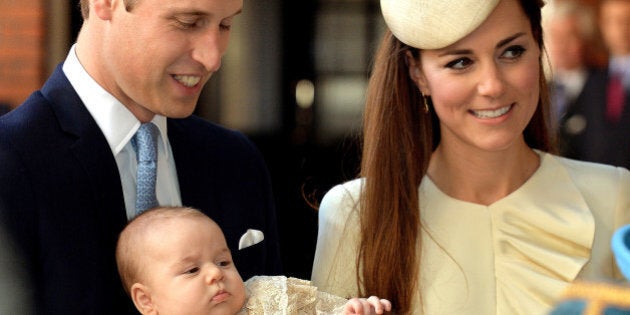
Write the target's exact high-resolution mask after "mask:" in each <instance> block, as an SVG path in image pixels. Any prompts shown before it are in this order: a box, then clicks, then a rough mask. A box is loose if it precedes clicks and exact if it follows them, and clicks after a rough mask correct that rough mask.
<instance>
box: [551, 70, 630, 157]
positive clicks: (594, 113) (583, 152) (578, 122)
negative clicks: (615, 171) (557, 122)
mask: <svg viewBox="0 0 630 315" xmlns="http://www.w3.org/2000/svg"><path fill="white" fill-rule="evenodd" d="M607 84H608V70H607V69H594V70H591V71H590V72H589V76H588V79H587V80H586V82H585V84H584V87H583V88H582V92H581V93H580V95H579V97H578V98H577V100H576V101H575V102H574V103H573V104H571V105H570V106H569V108H568V109H567V112H566V114H565V116H564V117H563V120H562V122H561V129H560V140H561V147H562V148H563V150H562V153H563V155H565V156H567V157H570V158H574V159H579V160H584V161H591V162H599V163H605V164H611V165H615V166H622V167H625V168H628V169H630V91H626V103H625V105H624V109H623V113H622V114H621V118H620V120H619V121H618V122H617V123H611V122H610V121H608V120H607V119H606V89H607Z"/></svg>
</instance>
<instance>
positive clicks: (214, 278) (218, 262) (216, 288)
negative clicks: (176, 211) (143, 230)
mask: <svg viewBox="0 0 630 315" xmlns="http://www.w3.org/2000/svg"><path fill="white" fill-rule="evenodd" d="M154 232H155V233H151V237H150V240H149V242H147V243H148V246H147V252H148V253H149V255H148V257H146V259H144V262H146V266H147V268H146V269H145V270H144V272H143V275H142V278H144V279H148V281H146V285H147V286H148V287H149V290H150V295H151V299H152V302H153V305H154V308H155V310H156V311H157V312H156V314H161V315H172V314H189V315H194V314H213V315H214V314H230V315H233V314H236V313H237V312H238V311H239V310H240V309H241V307H242V306H243V303H244V302H245V287H244V285H243V280H242V279H241V276H240V275H239V273H238V271H237V270H236V267H235V266H234V263H233V261H232V255H231V253H230V250H229V249H228V247H227V245H226V242H225V237H224V236H223V233H222V232H221V230H220V229H219V227H218V226H217V225H216V224H215V223H214V222H212V221H211V220H209V219H206V218H175V219H172V220H170V221H168V222H165V223H164V224H160V226H156V229H155V231H154Z"/></svg>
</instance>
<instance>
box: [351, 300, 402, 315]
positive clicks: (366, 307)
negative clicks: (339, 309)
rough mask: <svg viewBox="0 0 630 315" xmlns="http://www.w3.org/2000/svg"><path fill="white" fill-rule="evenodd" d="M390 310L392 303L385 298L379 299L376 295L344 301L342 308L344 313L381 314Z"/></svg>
mask: <svg viewBox="0 0 630 315" xmlns="http://www.w3.org/2000/svg"><path fill="white" fill-rule="evenodd" d="M391 310H392V303H391V302H389V301H388V300H386V299H379V298H378V297H376V296H370V297H369V298H367V299H364V298H352V299H350V300H348V303H346V307H344V309H343V314H344V315H352V314H356V315H367V314H383V313H384V312H385V311H388V312H389V311H391Z"/></svg>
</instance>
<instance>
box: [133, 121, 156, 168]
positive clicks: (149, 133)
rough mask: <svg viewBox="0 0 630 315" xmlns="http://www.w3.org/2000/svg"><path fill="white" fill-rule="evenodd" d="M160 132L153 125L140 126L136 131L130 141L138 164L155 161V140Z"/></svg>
mask: <svg viewBox="0 0 630 315" xmlns="http://www.w3.org/2000/svg"><path fill="white" fill-rule="evenodd" d="M159 133H160V130H159V129H158V127H157V126H156V125H155V124H153V123H150V122H149V123H144V124H142V125H140V128H138V131H136V134H135V135H134V137H133V139H131V144H132V145H133V147H134V149H135V150H136V153H137V156H138V161H139V162H145V161H146V162H150V161H156V160H157V138H158V134H159Z"/></svg>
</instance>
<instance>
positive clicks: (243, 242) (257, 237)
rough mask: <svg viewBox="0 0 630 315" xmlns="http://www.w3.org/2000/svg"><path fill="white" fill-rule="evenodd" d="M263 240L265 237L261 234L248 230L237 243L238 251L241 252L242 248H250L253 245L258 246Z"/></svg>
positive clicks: (257, 231)
mask: <svg viewBox="0 0 630 315" xmlns="http://www.w3.org/2000/svg"><path fill="white" fill-rule="evenodd" d="M264 239H265V235H264V234H263V232H261V231H259V230H254V229H248V230H247V232H245V234H243V236H241V239H240V240H239V241H238V249H239V250H241V249H243V248H247V247H250V246H252V245H254V244H258V243H260V242H262V240H264Z"/></svg>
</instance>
